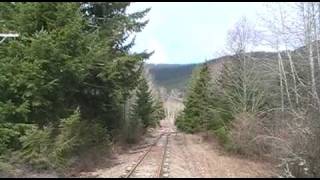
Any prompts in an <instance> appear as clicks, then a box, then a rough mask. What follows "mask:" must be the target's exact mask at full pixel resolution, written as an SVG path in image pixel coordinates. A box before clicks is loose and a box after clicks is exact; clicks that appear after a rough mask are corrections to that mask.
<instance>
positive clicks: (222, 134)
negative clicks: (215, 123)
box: [213, 127, 230, 145]
mask: <svg viewBox="0 0 320 180" xmlns="http://www.w3.org/2000/svg"><path fill="white" fill-rule="evenodd" d="M213 132H214V134H215V135H216V136H217V137H218V139H219V141H220V143H221V144H223V145H228V144H229V143H230V137H229V132H228V130H227V129H226V128H225V127H220V128H218V129H216V130H214V131H213Z"/></svg>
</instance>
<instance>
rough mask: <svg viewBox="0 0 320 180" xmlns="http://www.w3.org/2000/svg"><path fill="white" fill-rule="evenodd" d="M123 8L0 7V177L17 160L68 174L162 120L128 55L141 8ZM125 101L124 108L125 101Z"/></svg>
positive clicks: (139, 65)
mask: <svg viewBox="0 0 320 180" xmlns="http://www.w3.org/2000/svg"><path fill="white" fill-rule="evenodd" d="M129 5H130V3H127V2H118V3H108V2H105V3H103V2H101V3H98V2H97V3H23V2H22V3H5V2H4V3H0V9H1V11H0V19H1V26H0V31H1V32H17V33H19V34H20V37H18V38H15V39H7V40H6V41H4V42H3V43H2V44H1V45H0V61H1V63H0V72H1V73H0V172H2V173H9V172H10V171H11V170H12V166H13V165H14V164H16V163H18V164H19V163H20V164H21V163H22V164H27V165H31V167H33V169H56V170H63V171H67V170H68V167H71V166H73V165H75V164H79V163H80V159H81V158H80V157H82V156H83V157H89V158H91V160H92V161H94V158H97V159H99V158H100V159H101V153H108V152H109V150H110V148H108V147H110V145H111V144H112V143H114V142H119V141H123V142H127V143H128V142H130V143H131V142H135V141H136V140H138V139H139V137H140V135H141V134H143V133H144V132H145V130H146V128H147V127H150V126H156V125H157V123H158V122H159V120H160V119H162V118H164V111H163V107H162V102H161V100H160V98H157V97H153V96H152V95H151V93H150V90H149V87H148V84H147V82H146V80H144V75H143V63H144V62H143V61H144V60H145V59H147V58H148V57H149V56H150V55H151V53H146V52H142V53H131V52H130V51H129V50H130V49H131V47H132V46H133V45H134V39H132V40H130V37H131V34H133V33H137V32H140V31H141V30H142V29H143V27H145V25H146V24H147V22H148V21H141V19H142V18H143V17H144V16H145V15H146V13H147V12H148V11H149V10H150V9H146V10H144V11H141V12H135V13H131V14H128V13H127V12H126V9H127V7H128V6H129ZM129 102H130V103H129Z"/></svg>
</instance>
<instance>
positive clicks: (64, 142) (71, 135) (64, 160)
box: [52, 110, 110, 168]
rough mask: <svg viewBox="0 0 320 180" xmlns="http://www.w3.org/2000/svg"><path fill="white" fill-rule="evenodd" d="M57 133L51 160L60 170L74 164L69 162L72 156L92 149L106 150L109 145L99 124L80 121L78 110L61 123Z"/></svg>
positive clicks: (105, 131) (105, 132)
mask: <svg viewBox="0 0 320 180" xmlns="http://www.w3.org/2000/svg"><path fill="white" fill-rule="evenodd" d="M59 131H60V134H59V135H58V136H57V138H56V141H55V144H54V146H55V148H54V151H53V157H52V158H54V162H55V165H56V166H58V167H60V168H61V167H66V166H70V165H72V163H74V162H71V161H69V160H70V159H71V158H72V156H77V155H78V156H79V155H81V153H84V152H86V151H87V150H88V149H90V148H93V147H95V148H98V149H99V148H101V149H108V146H109V144H110V141H109V135H108V132H107V130H106V129H105V128H103V126H101V125H100V124H97V123H92V122H88V121H86V120H81V118H80V112H79V110H76V111H75V112H74V114H72V115H71V116H70V117H68V118H66V119H63V120H62V121H61V124H60V126H59ZM88 132H90V133H88ZM97 153H98V152H97Z"/></svg>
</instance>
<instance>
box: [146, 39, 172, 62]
mask: <svg viewBox="0 0 320 180" xmlns="http://www.w3.org/2000/svg"><path fill="white" fill-rule="evenodd" d="M147 47H149V48H148V51H154V53H153V55H152V56H151V57H150V58H149V59H148V60H147V63H153V64H162V63H166V62H167V54H166V52H165V50H164V48H163V47H162V45H161V44H160V43H159V41H158V40H157V39H155V38H151V39H150V40H149V41H148V46H147Z"/></svg>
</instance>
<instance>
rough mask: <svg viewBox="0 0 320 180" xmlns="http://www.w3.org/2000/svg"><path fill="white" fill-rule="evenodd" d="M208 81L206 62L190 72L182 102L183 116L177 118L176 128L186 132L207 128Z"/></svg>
mask: <svg viewBox="0 0 320 180" xmlns="http://www.w3.org/2000/svg"><path fill="white" fill-rule="evenodd" d="M209 81H210V74H209V68H208V64H207V63H205V64H203V65H202V66H201V67H200V68H199V69H196V70H195V71H194V72H193V74H192V80H191V83H190V86H189V89H188V93H187V97H186V100H185V102H184V104H185V109H184V110H183V118H181V117H179V118H178V120H177V122H176V123H177V126H178V128H181V129H183V130H185V131H188V132H195V131H200V130H201V129H207V127H208V123H209V120H210V118H209V117H205V114H207V112H208V107H209V104H210V102H209V95H210V93H209Z"/></svg>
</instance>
